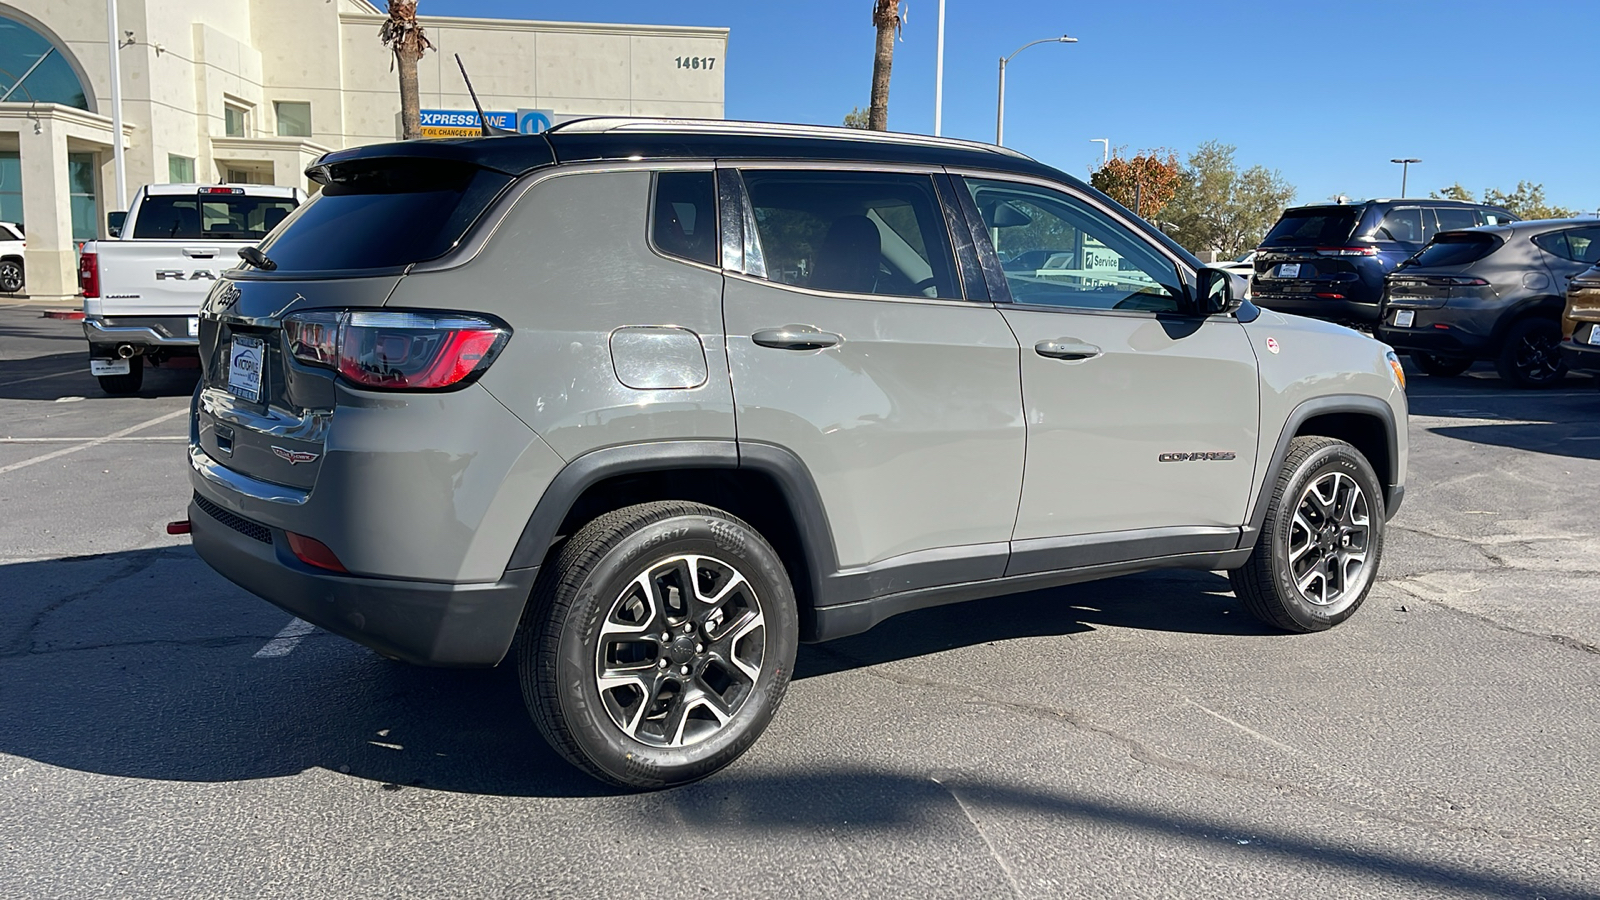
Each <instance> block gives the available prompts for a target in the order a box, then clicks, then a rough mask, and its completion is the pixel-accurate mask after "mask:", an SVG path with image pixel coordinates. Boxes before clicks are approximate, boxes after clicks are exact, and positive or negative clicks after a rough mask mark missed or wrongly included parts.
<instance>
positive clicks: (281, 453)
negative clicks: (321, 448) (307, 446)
mask: <svg viewBox="0 0 1600 900" xmlns="http://www.w3.org/2000/svg"><path fill="white" fill-rule="evenodd" d="M272 455H273V456H276V457H278V458H279V459H285V460H288V461H289V465H291V466H293V465H298V464H299V463H303V462H314V461H316V458H317V457H318V456H319V455H320V454H316V453H311V452H310V451H307V450H285V449H284V448H282V447H278V446H274V447H273V448H272Z"/></svg>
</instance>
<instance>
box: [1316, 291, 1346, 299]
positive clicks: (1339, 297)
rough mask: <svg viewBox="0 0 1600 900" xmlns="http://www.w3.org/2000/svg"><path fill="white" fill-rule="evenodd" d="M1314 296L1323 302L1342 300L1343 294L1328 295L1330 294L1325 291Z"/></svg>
mask: <svg viewBox="0 0 1600 900" xmlns="http://www.w3.org/2000/svg"><path fill="white" fill-rule="evenodd" d="M1316 296H1318V297H1320V298H1321V299H1323V300H1343V299H1344V295H1343V294H1334V293H1330V292H1327V291H1318V292H1317V295H1316Z"/></svg>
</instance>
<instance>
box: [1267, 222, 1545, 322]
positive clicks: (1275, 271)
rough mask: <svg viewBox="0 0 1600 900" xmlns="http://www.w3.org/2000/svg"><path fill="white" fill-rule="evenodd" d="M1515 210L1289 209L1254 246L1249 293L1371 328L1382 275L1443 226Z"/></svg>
mask: <svg viewBox="0 0 1600 900" xmlns="http://www.w3.org/2000/svg"><path fill="white" fill-rule="evenodd" d="M1516 218H1517V217H1516V216H1514V215H1512V214H1511V213H1509V212H1507V211H1506V210H1504V209H1501V208H1499V207H1495V206H1485V205H1483V204H1478V203H1464V202H1461V201H1458V200H1368V201H1366V202H1365V203H1349V204H1323V205H1318V206H1299V207H1294V208H1292V209H1286V210H1284V212H1283V216H1282V218H1280V219H1279V220H1278V223H1277V224H1276V225H1274V226H1272V230H1271V231H1269V232H1267V236H1266V237H1265V238H1263V239H1262V241H1261V246H1260V247H1259V248H1258V249H1257V250H1256V258H1255V272H1256V277H1255V279H1254V281H1253V283H1252V285H1251V291H1252V295H1251V296H1252V299H1253V300H1254V301H1255V302H1256V303H1257V304H1259V305H1261V306H1265V307H1267V308H1268V309H1276V310H1280V311H1282V312H1291V313H1298V314H1300V315H1304V316H1315V317H1316V318H1319V319H1327V320H1329V321H1334V322H1346V323H1349V324H1353V325H1357V326H1359V327H1363V328H1371V327H1372V326H1373V325H1375V324H1376V323H1377V321H1378V302H1379V300H1380V299H1382V297H1383V279H1384V277H1385V276H1387V275H1388V274H1389V273H1390V272H1392V271H1394V270H1395V268H1396V267H1398V266H1399V265H1400V263H1402V262H1404V261H1405V260H1406V259H1408V258H1409V257H1411V255H1412V254H1414V253H1416V252H1417V251H1418V250H1421V249H1422V247H1423V245H1424V244H1426V243H1427V242H1428V241H1429V240H1431V239H1432V238H1433V236H1434V234H1436V233H1438V232H1439V231H1442V230H1449V229H1457V228H1471V227H1473V226H1477V225H1496V224H1502V223H1505V222H1513V221H1516Z"/></svg>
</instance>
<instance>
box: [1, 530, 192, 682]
mask: <svg viewBox="0 0 1600 900" xmlns="http://www.w3.org/2000/svg"><path fill="white" fill-rule="evenodd" d="M177 555H178V554H173V553H167V552H157V553H151V554H149V555H143V556H139V557H136V558H133V559H125V560H124V561H123V562H122V563H120V564H119V565H117V567H116V568H115V569H113V570H112V571H110V572H108V573H107V574H106V575H105V576H104V577H102V578H100V579H98V580H96V581H95V582H94V583H92V584H90V585H88V586H86V587H82V588H79V589H78V590H76V591H73V592H72V593H69V594H63V595H61V596H60V597H57V598H56V599H54V600H52V601H50V602H49V603H48V604H46V605H45V606H44V608H42V609H40V610H39V611H38V612H37V613H35V614H34V616H33V619H32V620H31V621H29V622H28V624H27V625H26V626H24V627H23V629H22V630H21V632H20V633H18V634H17V636H16V637H15V638H13V639H12V641H11V642H10V645H9V646H7V647H6V648H5V649H4V650H0V658H6V657H11V656H22V655H25V654H27V653H30V652H32V650H33V645H34V633H35V632H37V631H38V630H39V628H41V627H42V626H43V625H44V623H45V620H46V619H48V618H50V616H52V615H54V614H55V613H56V612H58V611H60V610H61V609H62V608H64V607H66V606H69V605H71V604H73V603H76V602H77V601H79V600H83V599H86V598H88V597H93V596H96V595H98V594H100V593H102V592H103V591H104V589H105V588H106V587H107V586H109V585H111V584H114V583H116V582H118V581H121V580H123V579H125V578H132V577H134V576H136V575H138V574H139V573H141V572H143V571H145V570H146V569H148V568H150V567H151V566H154V565H155V564H156V563H158V562H162V561H165V560H168V559H173V558H176V557H177ZM103 558H105V557H103V556H101V555H99V554H96V555H93V556H75V557H67V558H65V559H62V560H58V562H60V563H63V564H72V563H88V562H95V561H97V560H100V559H103Z"/></svg>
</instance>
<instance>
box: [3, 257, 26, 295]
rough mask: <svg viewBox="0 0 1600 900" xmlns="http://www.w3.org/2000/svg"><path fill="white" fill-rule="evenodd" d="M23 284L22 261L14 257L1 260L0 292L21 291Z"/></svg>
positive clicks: (14, 292) (11, 292) (13, 292)
mask: <svg viewBox="0 0 1600 900" xmlns="http://www.w3.org/2000/svg"><path fill="white" fill-rule="evenodd" d="M22 285H23V277H22V263H20V262H17V261H16V260H14V259H5V260H0V294H16V293H19V292H21V290H22Z"/></svg>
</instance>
